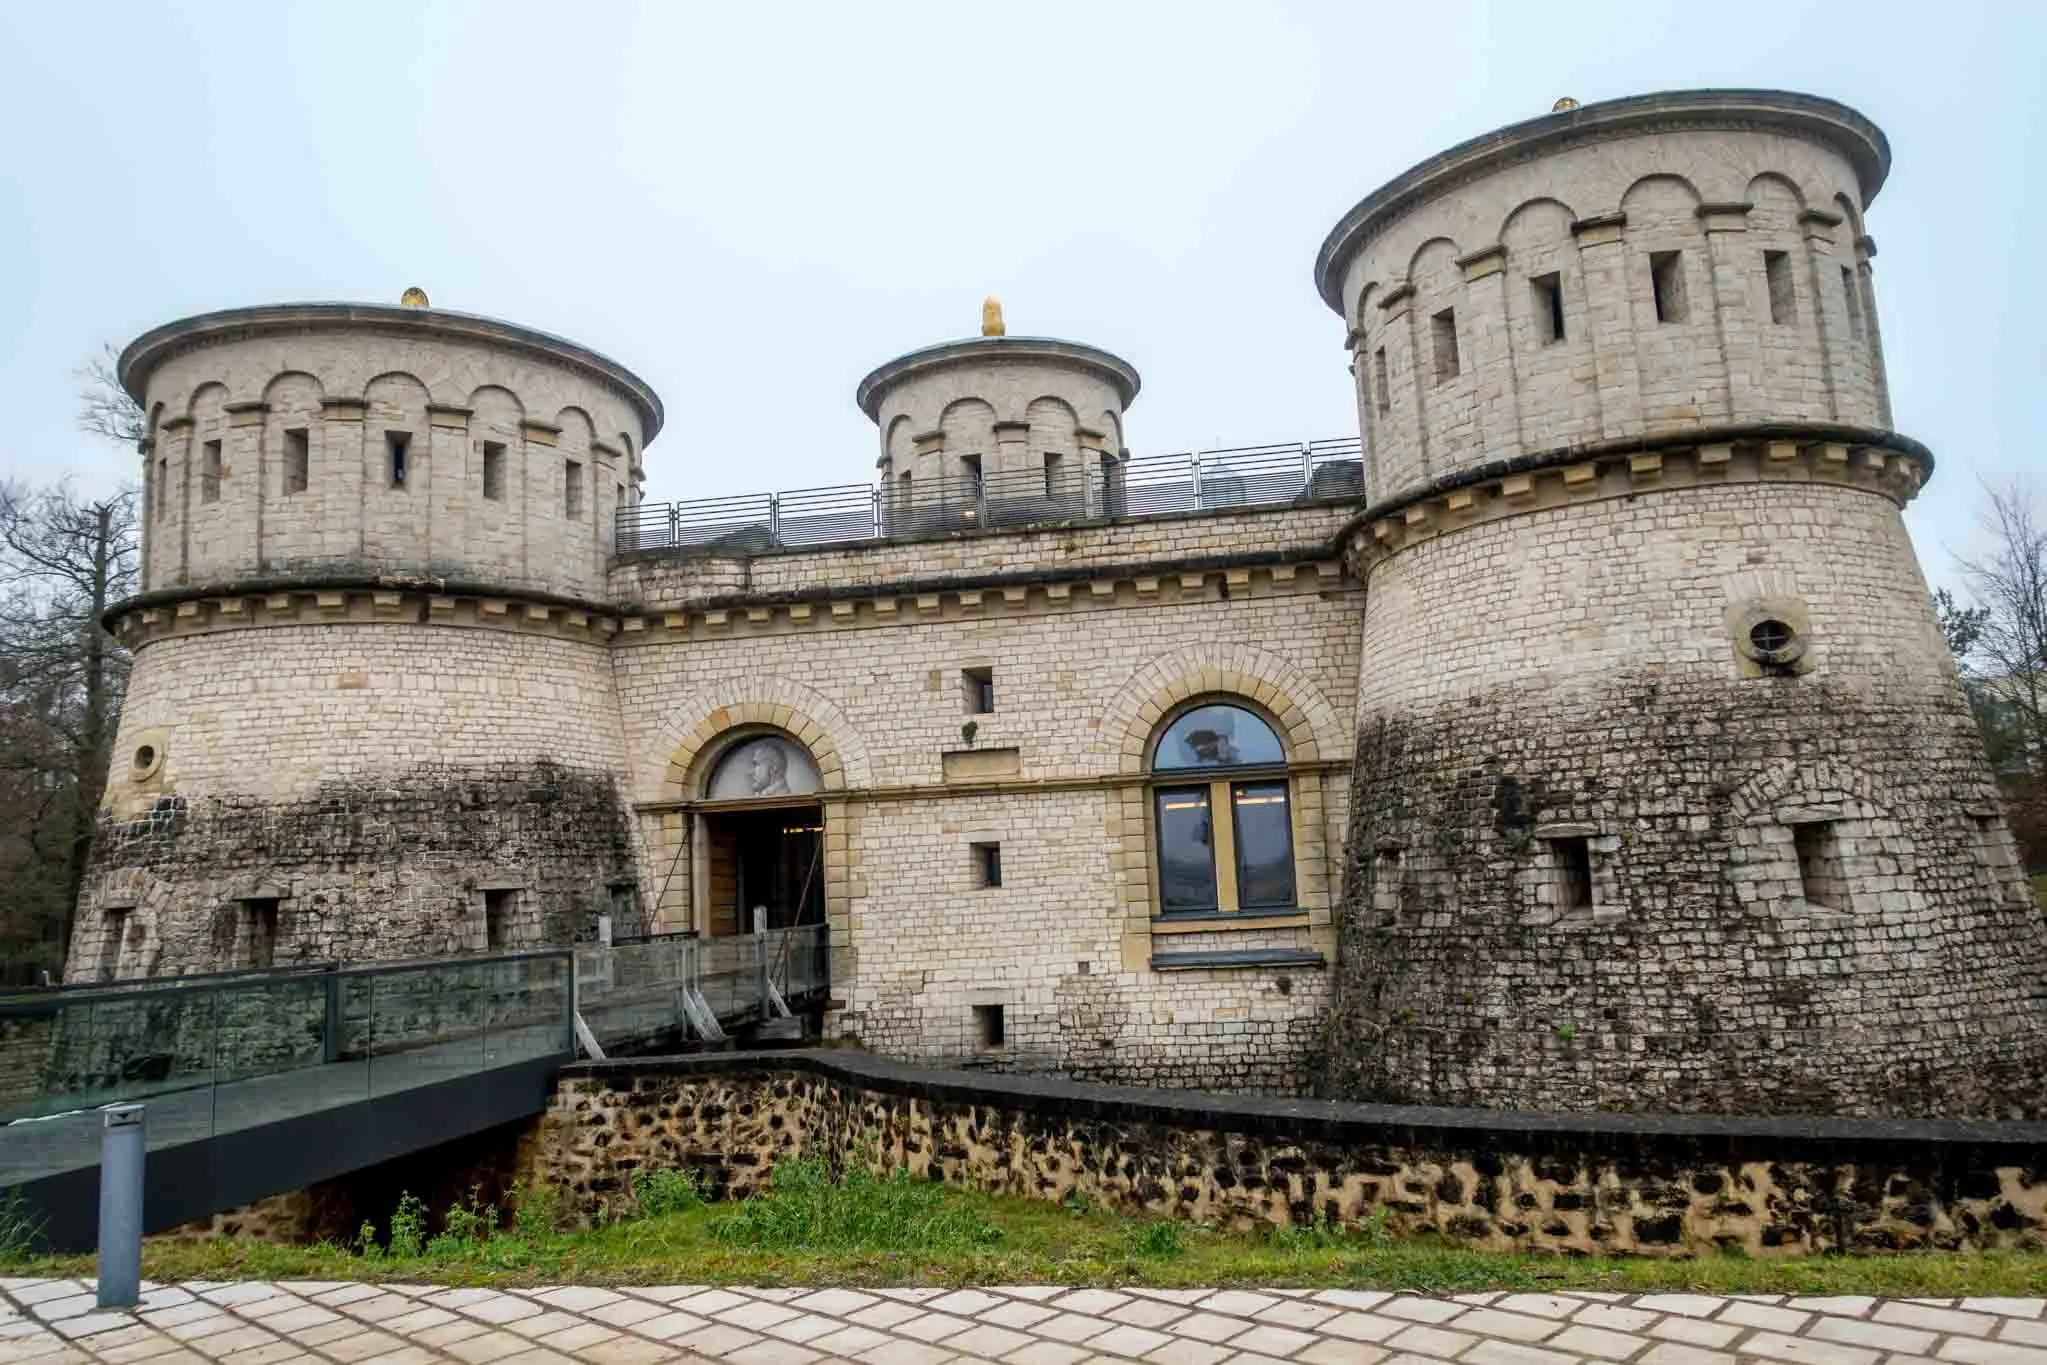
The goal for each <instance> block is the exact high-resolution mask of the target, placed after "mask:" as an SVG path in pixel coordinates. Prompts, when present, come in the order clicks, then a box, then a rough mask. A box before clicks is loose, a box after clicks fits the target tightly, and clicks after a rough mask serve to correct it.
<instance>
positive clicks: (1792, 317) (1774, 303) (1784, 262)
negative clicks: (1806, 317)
mask: <svg viewBox="0 0 2047 1365" xmlns="http://www.w3.org/2000/svg"><path fill="white" fill-rule="evenodd" d="M1763 283H1764V284H1765V285H1766V286H1768V288H1769V291H1770V321H1771V322H1772V323H1774V324H1776V325H1777V326H1779V327H1789V326H1790V325H1791V324H1792V323H1794V322H1797V321H1798V294H1797V291H1796V290H1794V289H1793V288H1792V286H1791V253H1790V252H1788V251H1765V252H1764V253H1763Z"/></svg>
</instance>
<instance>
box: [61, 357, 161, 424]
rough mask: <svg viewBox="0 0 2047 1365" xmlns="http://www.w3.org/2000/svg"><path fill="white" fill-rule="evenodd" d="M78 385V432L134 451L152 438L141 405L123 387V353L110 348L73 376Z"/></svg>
mask: <svg viewBox="0 0 2047 1365" xmlns="http://www.w3.org/2000/svg"><path fill="white" fill-rule="evenodd" d="M71 377H72V378H73V379H75V380H77V381H78V429H79V430H80V431H83V432H88V433H90V434H91V435H94V436H104V437H106V439H108V440H109V441H113V442H115V443H116V444H118V445H122V446H126V447H128V448H130V449H133V448H134V447H135V446H138V445H140V444H141V443H142V438H143V437H145V436H147V435H148V434H149V418H148V416H147V414H145V413H144V412H143V411H142V404H140V403H138V402H136V401H135V400H134V399H133V398H132V397H130V396H129V394H128V390H127V389H125V388H123V387H122V386H121V353H120V352H119V351H117V350H115V349H114V348H113V346H111V345H104V346H101V347H100V349H99V351H98V352H97V353H96V354H94V355H93V356H92V358H91V359H89V360H87V361H86V362H85V363H84V364H83V365H80V366H79V367H78V368H77V369H75V370H73V371H72V372H71Z"/></svg>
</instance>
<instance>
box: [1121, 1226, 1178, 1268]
mask: <svg viewBox="0 0 2047 1365" xmlns="http://www.w3.org/2000/svg"><path fill="white" fill-rule="evenodd" d="M1186 1249H1187V1245H1186V1243H1185V1242H1184V1241H1183V1240H1182V1239H1181V1237H1180V1225H1179V1224H1178V1223H1146V1224H1145V1225H1144V1226H1142V1227H1140V1228H1138V1229H1137V1231H1136V1232H1135V1233H1133V1234H1132V1236H1131V1238H1130V1250H1131V1251H1132V1252H1133V1253H1135V1254H1136V1255H1139V1256H1151V1257H1157V1258H1161V1259H1163V1258H1166V1257H1172V1256H1178V1255H1179V1254H1180V1253H1181V1252H1183V1251H1185V1250H1186Z"/></svg>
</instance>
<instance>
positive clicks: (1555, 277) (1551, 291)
mask: <svg viewBox="0 0 2047 1365" xmlns="http://www.w3.org/2000/svg"><path fill="white" fill-rule="evenodd" d="M1528 284H1529V287H1530V288H1531V289H1533V290H1534V291H1535V334H1536V335H1537V336H1538V337H1541V338H1542V344H1543V345H1545V346H1547V345H1550V344H1551V343H1552V342H1557V341H1562V340H1563V339H1564V277H1563V276H1562V275H1559V274H1558V273H1557V272H1555V271H1551V272H1550V273H1549V274H1547V275H1537V276H1536V277H1535V278H1534V279H1532V280H1530V281H1529V282H1528Z"/></svg>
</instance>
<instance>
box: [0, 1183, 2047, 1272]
mask: <svg viewBox="0 0 2047 1365" xmlns="http://www.w3.org/2000/svg"><path fill="white" fill-rule="evenodd" d="M634 1195H635V1199H636V1202H637V1205H638V1210H637V1211H636V1214H635V1216H633V1217H630V1218H626V1219H622V1220H620V1221H616V1222H613V1223H611V1224H609V1225H608V1226H603V1227H597V1228H592V1229H585V1230H581V1231H573V1232H561V1231H557V1230H556V1229H555V1227H554V1224H555V1223H556V1221H557V1220H558V1215H559V1203H558V1198H557V1197H556V1196H554V1195H552V1194H550V1193H548V1192H546V1191H539V1192H535V1193H532V1194H529V1195H527V1196H526V1197H524V1198H523V1199H522V1200H520V1201H519V1203H518V1206H517V1207H516V1208H513V1209H508V1210H498V1209H492V1208H489V1207H488V1206H486V1205H483V1204H481V1203H480V1202H479V1201H477V1200H476V1199H474V1198H473V1197H472V1198H471V1199H469V1200H465V1201H463V1202H462V1203H459V1204H458V1205H456V1206H455V1208H454V1209H452V1210H449V1211H447V1212H445V1213H444V1214H443V1215H442V1218H441V1220H440V1231H439V1232H437V1233H433V1234H431V1235H430V1234H429V1230H428V1227H427V1221H426V1220H425V1219H424V1218H423V1217H422V1212H423V1211H422V1210H421V1208H420V1206H419V1204H418V1201H416V1200H410V1201H407V1202H406V1203H405V1204H404V1205H403V1206H402V1207H401V1209H400V1210H397V1211H395V1216H394V1218H393V1220H392V1224H393V1226H392V1229H391V1231H390V1232H389V1233H388V1234H387V1235H386V1236H385V1237H384V1238H382V1239H381V1240H380V1239H378V1238H376V1237H374V1236H365V1237H364V1238H361V1239H359V1240H358V1243H357V1245H356V1246H355V1247H352V1248H351V1247H343V1246H337V1245H334V1244H331V1243H324V1244H321V1245H317V1246H304V1247H283V1246H271V1245H266V1244H263V1243H260V1242H253V1241H246V1240H228V1239H225V1238H221V1239H215V1240H205V1241H188V1240H171V1239H158V1240H153V1241H152V1242H151V1243H150V1244H149V1245H148V1246H147V1247H146V1248H145V1252H144V1257H143V1273H144V1274H145V1275H147V1276H149V1277H150V1278H152V1279H158V1280H191V1279H213V1280H224V1279H287V1278H304V1279H362V1280H396V1281H411V1282H428V1283H441V1284H479V1283H492V1284H543V1283H544V1284H655V1283H674V1282H677V1281H687V1282H690V1283H699V1282H710V1283H746V1284H918V1283H928V1284H973V1283H980V1284H1018V1283H1033V1282H1035V1283H1057V1284H1119V1283H1145V1284H1155V1285H1223V1284H1270V1285H1347V1286H1358V1287H1376V1288H1381V1289H1396V1288H1397V1289H1415V1290H1438V1291H1452V1290H1467V1289H1480V1288H1486V1289H1509V1288H1551V1289H1559V1288H1579V1289H1609V1290H1619V1291H1624V1292H1626V1291H1647V1290H1666V1289H1695V1290H1701V1291H1707V1292H1719V1293H1799V1294H1840V1293H1873V1294H1897V1295H1942V1296H1952V1295H1961V1294H2014V1295H2030V1294H2041V1293H2047V1252H1983V1253H1966V1254H1962V1253H1939V1252H1923V1253H1903V1254H1885V1255H1869V1256H1815V1257H1807V1258H1803V1259H1796V1260H1761V1259H1756V1260H1751V1259H1747V1258H1743V1257H1739V1256H1720V1255H1715V1256H1705V1257H1699V1258H1695V1259H1685V1260H1652V1259H1648V1258H1637V1259H1619V1258H1598V1257H1583V1258H1578V1257H1563V1256H1548V1255H1517V1254H1512V1253H1500V1252H1481V1251H1471V1250H1467V1249H1466V1248H1464V1247H1462V1246H1459V1245H1456V1244H1454V1243H1450V1242H1446V1241H1442V1240H1438V1239H1435V1238H1402V1239H1395V1238H1392V1237H1389V1236H1388V1235H1387V1234H1386V1233H1385V1231H1384V1229H1383V1228H1382V1227H1380V1226H1378V1225H1371V1226H1367V1227H1365V1228H1361V1229H1356V1230H1349V1231H1345V1230H1332V1229H1322V1228H1310V1229H1289V1230H1267V1231H1260V1232H1258V1233H1232V1232H1224V1231H1219V1230H1216V1229H1212V1228H1203V1227H1196V1226H1192V1225H1189V1224H1184V1223H1170V1222H1161V1221H1158V1220H1151V1219H1140V1218H1128V1217H1122V1216H1118V1215H1115V1214H1111V1213H1106V1212H1103V1211H1102V1210H1100V1209H1098V1208H1094V1207H1090V1206H1087V1205H1085V1204H1075V1205H1059V1204H1051V1203H1046V1202H1043V1201H1038V1200H1024V1199H1005V1198H995V1197H991V1196H988V1195H982V1194H974V1193H968V1192H964V1191H959V1190H953V1189H948V1188H946V1187H944V1186H940V1185H933V1184H929V1183H927V1182H923V1181H918V1180H914V1179H911V1178H910V1177H909V1176H907V1175H905V1174H902V1173H898V1174H896V1175H892V1176H888V1177H876V1176H868V1175H856V1176H852V1177H849V1178H848V1179H847V1180H846V1181H845V1182H843V1183H835V1182H833V1181H832V1180H830V1179H828V1178H826V1176H825V1175H824V1173H823V1172H822V1171H821V1170H820V1169H819V1168H818V1167H817V1166H815V1165H814V1164H810V1163H805V1162H784V1163H783V1164H782V1165H781V1166H779V1167H778V1168H777V1170H776V1188H775V1190H774V1191H773V1192H772V1193H770V1194H767V1195H764V1196H761V1197H759V1198H756V1199H752V1200H748V1201H745V1202H743V1203H738V1204H718V1203H710V1202H707V1201H705V1200H704V1199H703V1198H702V1197H701V1195H700V1193H699V1192H698V1190H697V1188H696V1186H695V1185H694V1184H693V1183H692V1182H690V1181H689V1179H688V1178H687V1177H686V1176H683V1175H680V1174H678V1173H674V1172H665V1173H659V1174H655V1175H650V1176H644V1177H643V1178H642V1179H641V1180H639V1181H636V1182H635V1185H634ZM657 1210H658V1211H657ZM370 1231H371V1230H370V1229H367V1228H366V1229H365V1233H366V1234H368V1233H369V1232H370ZM0 1265H4V1268H5V1269H6V1270H7V1271H8V1272H9V1273H13V1274H29V1275H84V1274H90V1273H92V1272H91V1261H90V1258H86V1257H65V1258H49V1257H46V1258H40V1259H24V1258H20V1257H18V1256H13V1257H7V1258H6V1259H5V1260H4V1262H0Z"/></svg>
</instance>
